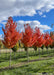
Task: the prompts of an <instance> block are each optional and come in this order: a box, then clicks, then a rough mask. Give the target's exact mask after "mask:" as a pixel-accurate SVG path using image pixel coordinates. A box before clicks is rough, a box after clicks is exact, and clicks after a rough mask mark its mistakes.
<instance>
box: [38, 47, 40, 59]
mask: <svg viewBox="0 0 54 75" xmlns="http://www.w3.org/2000/svg"><path fill="white" fill-rule="evenodd" d="M38 50H39V58H40V48H39V49H38Z"/></svg>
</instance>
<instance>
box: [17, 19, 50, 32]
mask: <svg viewBox="0 0 54 75" xmlns="http://www.w3.org/2000/svg"><path fill="white" fill-rule="evenodd" d="M27 23H29V25H30V26H31V28H33V29H34V28H35V27H36V26H37V27H39V28H40V30H41V32H44V31H45V30H50V29H51V27H49V26H48V25H42V24H41V23H40V22H39V21H37V20H34V21H22V20H20V21H18V22H17V29H18V30H20V32H21V31H24V24H27Z"/></svg>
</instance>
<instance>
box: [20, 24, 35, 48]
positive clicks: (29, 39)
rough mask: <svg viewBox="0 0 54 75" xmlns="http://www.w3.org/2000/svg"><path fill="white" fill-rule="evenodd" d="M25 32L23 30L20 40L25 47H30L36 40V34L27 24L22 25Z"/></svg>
mask: <svg viewBox="0 0 54 75" xmlns="http://www.w3.org/2000/svg"><path fill="white" fill-rule="evenodd" d="M24 28H25V32H23V37H22V39H21V42H22V43H23V44H24V46H25V47H32V45H34V43H35V41H36V35H35V34H34V31H33V29H32V28H31V27H30V26H29V24H26V25H24Z"/></svg>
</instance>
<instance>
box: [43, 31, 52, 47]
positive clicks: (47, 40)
mask: <svg viewBox="0 0 54 75" xmlns="http://www.w3.org/2000/svg"><path fill="white" fill-rule="evenodd" d="M44 39H45V44H44V45H45V46H46V47H48V46H49V45H51V44H52V39H51V37H50V35H49V33H48V32H46V33H45V34H44Z"/></svg>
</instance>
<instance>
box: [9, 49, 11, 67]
mask: <svg viewBox="0 0 54 75" xmlns="http://www.w3.org/2000/svg"><path fill="white" fill-rule="evenodd" d="M9 67H11V49H10V60H9Z"/></svg>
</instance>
